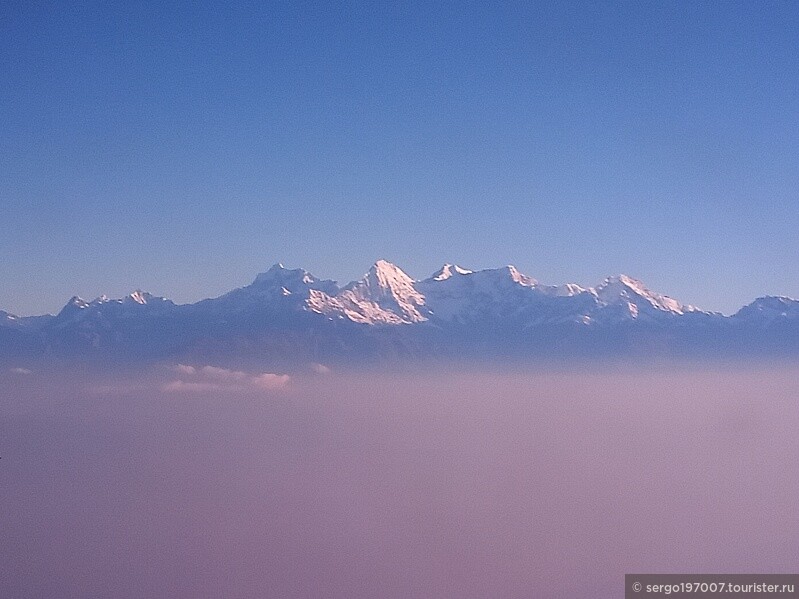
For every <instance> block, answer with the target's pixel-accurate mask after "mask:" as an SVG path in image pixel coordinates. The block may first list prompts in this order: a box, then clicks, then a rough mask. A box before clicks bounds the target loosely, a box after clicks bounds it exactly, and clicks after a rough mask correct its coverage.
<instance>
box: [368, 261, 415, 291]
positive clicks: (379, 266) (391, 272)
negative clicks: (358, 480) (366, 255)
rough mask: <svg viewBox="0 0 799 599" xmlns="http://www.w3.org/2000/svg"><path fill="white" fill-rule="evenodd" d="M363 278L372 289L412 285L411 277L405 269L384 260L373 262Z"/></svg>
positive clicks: (398, 287)
mask: <svg viewBox="0 0 799 599" xmlns="http://www.w3.org/2000/svg"><path fill="white" fill-rule="evenodd" d="M365 280H366V281H367V282H368V284H369V285H370V286H371V287H372V288H373V289H374V288H380V289H400V288H403V287H412V286H413V279H412V278H411V277H409V276H408V275H407V274H406V273H405V271H403V270H402V269H401V268H400V267H399V266H397V265H396V264H392V263H391V262H388V261H386V260H378V261H377V262H375V263H374V264H373V265H372V267H371V268H370V269H369V272H367V273H366V275H365Z"/></svg>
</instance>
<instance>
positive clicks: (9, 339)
mask: <svg viewBox="0 0 799 599" xmlns="http://www.w3.org/2000/svg"><path fill="white" fill-rule="evenodd" d="M197 351H202V352H206V353H210V354H213V355H216V356H226V355H227V356H231V357H235V356H237V355H247V356H258V357H260V358H263V359H265V360H268V359H272V358H276V357H278V356H279V357H281V358H283V359H286V360H291V359H293V358H295V357H300V358H301V359H309V360H312V359H327V360H336V359H349V358H370V359H371V358H376V359H380V358H381V357H384V356H386V355H389V356H392V357H403V356H405V357H430V356H452V355H475V356H479V355H485V356H508V355H512V356H519V357H525V356H528V357H538V356H562V357H570V356H579V355H595V356H599V357H601V356H604V355H614V356H616V355H625V354H627V355H630V356H637V357H639V358H640V357H642V356H643V357H646V356H647V355H649V354H666V355H691V354H696V353H702V354H711V355H712V354H714V353H716V354H719V353H720V354H723V353H725V352H726V353H729V354H734V355H741V354H746V352H747V351H751V352H755V353H757V352H760V353H763V352H765V353H769V352H770V353H771V354H777V355H793V354H799V301H797V300H793V299H790V298H783V297H764V298H760V299H757V300H755V301H754V302H753V303H752V304H750V305H748V306H746V307H744V308H742V309H741V310H740V311H739V312H738V313H737V314H735V315H734V316H732V317H725V316H723V315H721V314H716V313H710V312H704V311H702V310H699V309H697V308H695V307H693V306H688V305H684V304H682V303H680V302H679V301H677V300H675V299H673V298H670V297H667V296H664V295H661V294H658V293H656V292H654V291H651V290H650V289H648V288H647V287H646V286H645V285H644V284H643V283H642V282H641V281H638V280H636V279H633V278H631V277H628V276H625V275H618V276H613V277H609V278H607V279H605V280H604V281H603V282H602V283H600V284H599V285H597V286H596V287H591V288H584V287H581V286H579V285H576V284H566V285H559V286H553V285H544V284H542V283H539V282H538V281H536V280H535V279H534V278H532V277H529V276H527V275H525V274H523V273H521V272H519V271H518V270H517V269H516V268H515V267H513V266H505V267H502V268H496V269H487V270H481V271H472V270H469V269H467V268H463V267H460V266H457V265H454V264H445V265H444V266H442V267H441V269H439V270H438V271H437V272H435V273H433V275H432V276H430V277H429V278H426V279H424V280H414V279H413V278H412V277H410V276H409V275H408V274H407V273H405V272H404V271H402V269H400V268H399V267H397V266H396V265H394V264H391V263H390V262H387V261H385V260H379V261H377V262H376V263H375V264H374V265H373V266H372V267H371V268H370V269H369V270H368V271H367V272H366V273H365V274H364V276H363V277H362V278H361V279H359V280H357V281H353V282H351V283H349V284H347V285H344V286H343V287H340V286H339V285H338V284H337V283H336V282H335V281H331V280H326V279H319V278H317V277H315V276H314V275H312V274H311V273H309V272H308V271H306V270H303V269H299V268H298V269H287V268H285V267H284V266H282V265H281V264H276V265H274V266H273V267H271V268H270V269H269V270H267V271H266V272H264V273H262V274H259V275H258V276H257V277H256V278H255V280H254V281H253V282H252V283H251V284H250V285H247V286H245V287H242V288H239V289H234V290H233V291H230V292H228V293H226V294H224V295H222V296H220V297H217V298H213V299H207V300H203V301H200V302H197V303H195V304H186V305H176V304H174V303H173V302H172V301H170V300H168V299H165V298H163V297H156V296H153V295H151V294H149V293H146V292H143V291H140V290H136V291H134V292H132V293H130V294H129V295H127V296H126V297H124V298H121V299H109V298H107V297H100V298H97V299H95V300H92V301H86V300H83V299H81V298H79V297H73V298H71V299H70V300H69V301H68V302H67V303H66V305H65V306H64V308H63V309H62V310H61V311H60V312H59V313H58V314H57V315H55V316H50V315H45V316H39V317H23V318H21V317H17V316H14V315H12V314H8V313H6V312H0V355H1V356H5V357H6V358H9V357H10V358H13V357H14V356H17V355H22V354H23V353H24V354H25V355H30V354H37V353H38V354H41V355H50V354H56V355H61V356H67V357H68V356H73V355H78V356H82V355H88V356H100V357H112V358H125V359H135V358H142V359H160V358H165V357H171V356H180V355H185V354H186V353H191V352H197Z"/></svg>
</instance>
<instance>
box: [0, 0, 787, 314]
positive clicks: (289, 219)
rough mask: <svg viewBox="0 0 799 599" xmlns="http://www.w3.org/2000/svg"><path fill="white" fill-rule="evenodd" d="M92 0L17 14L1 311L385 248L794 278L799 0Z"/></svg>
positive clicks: (635, 272) (683, 289)
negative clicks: (496, 1) (495, 0)
mask: <svg viewBox="0 0 799 599" xmlns="http://www.w3.org/2000/svg"><path fill="white" fill-rule="evenodd" d="M74 4H75V6H72V7H66V6H64V3H56V2H53V3H46V2H42V3H32V2H5V3H3V5H2V7H1V8H0V83H1V85H0V114H2V118H0V214H2V221H0V227H2V229H1V230H2V235H0V257H1V258H2V259H1V260H0V280H1V281H2V285H0V309H5V310H9V311H11V312H16V313H21V314H32V313H41V312H45V311H56V310H58V309H59V308H60V307H61V305H63V303H64V302H65V301H66V299H67V298H68V297H69V296H71V295H73V294H79V295H82V296H86V297H94V296H96V295H99V294H101V293H106V294H108V295H111V296H120V295H123V294H125V293H127V292H129V291H130V290H132V289H134V288H137V287H140V288H143V289H146V290H149V291H151V292H153V293H157V294H161V295H166V296H168V297H172V298H173V299H175V300H176V301H194V300H197V299H200V298H202V297H207V296H213V295H217V294H220V293H222V292H224V291H227V290H229V289H230V288H232V287H237V286H241V285H244V284H247V283H248V282H250V281H251V280H252V279H253V278H254V276H255V274H256V273H257V272H260V271H263V270H266V269H267V268H268V267H269V266H270V265H271V264H273V263H274V262H278V261H281V262H284V263H285V264H287V265H289V266H303V267H305V268H308V269H309V270H311V271H312V272H314V273H315V274H318V275H320V276H326V277H330V278H335V279H338V280H340V281H347V280H350V279H353V278H356V277H358V276H360V275H361V274H362V273H363V272H364V271H365V270H366V269H367V268H368V267H369V265H370V264H371V263H372V262H373V261H374V260H376V259H378V258H385V259H387V260H391V261H393V262H396V263H397V264H399V265H400V266H401V267H403V268H404V269H405V270H406V271H408V273H409V274H411V275H412V276H415V277H424V276H427V275H429V274H430V273H432V272H433V271H434V270H435V269H436V268H438V267H439V266H440V265H441V264H442V263H443V262H445V261H446V262H457V263H461V264H463V265H465V266H468V267H471V268H486V267H496V266H501V265H504V264H507V263H513V264H515V265H516V266H517V267H518V268H519V269H520V270H522V271H523V272H526V273H527V274H530V275H531V276H534V277H536V278H538V279H539V280H541V281H543V282H546V283H563V282H567V281H568V282H572V281H573V282H578V283H581V284H584V285H590V284H595V283H598V282H599V281H600V280H601V279H602V278H604V277H605V276H607V275H610V274H615V273H619V272H624V273H627V274H629V275H632V276H635V277H638V278H640V279H642V280H644V281H645V282H646V283H647V284H648V285H649V286H650V287H652V288H653V289H655V290H657V291H660V292H663V293H667V294H669V295H672V296H674V297H677V298H678V299H681V300H683V301H685V302H689V303H694V304H696V305H699V306H700V307H703V308H706V309H713V310H721V311H724V312H732V311H735V310H736V309H737V308H739V307H740V306H741V305H742V304H744V303H746V302H748V301H750V300H751V299H753V298H754V297H756V296H759V295H765V294H784V295H791V296H794V297H799V260H797V257H799V236H798V235H797V234H796V231H797V229H799V159H797V157H799V36H797V35H796V32H797V31H799V4H797V3H794V2H747V3H736V2H723V3H711V2H701V3H700V2H697V3H687V2H663V3H658V2H576V3H569V2H554V3H544V2H541V3H531V2H520V3H514V2H507V3H501V4H502V6H494V5H493V4H492V3H466V2H447V3H436V2H419V3H413V2H406V3H375V2H348V3H328V4H325V3H321V2H308V3H302V2H280V3H261V2H253V3H242V4H236V5H235V6H232V7H231V6H229V5H227V4H226V3H218V4H214V3H203V2H186V3H181V2H172V3H165V4H167V5H168V6H163V5H162V4H161V3H151V4H147V3H136V4H137V6H132V4H134V3H121V2H120V3H116V2H102V3H92V2H86V3H74ZM394 4H396V5H394Z"/></svg>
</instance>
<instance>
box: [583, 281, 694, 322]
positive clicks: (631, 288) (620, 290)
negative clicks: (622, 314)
mask: <svg viewBox="0 0 799 599" xmlns="http://www.w3.org/2000/svg"><path fill="white" fill-rule="evenodd" d="M594 293H595V294H596V297H597V299H599V301H600V302H602V303H604V304H605V305H619V304H626V305H627V306H628V307H629V312H630V314H631V315H632V316H633V318H636V317H637V316H638V314H639V312H640V311H641V310H642V309H645V310H646V309H648V310H652V309H655V310H659V311H661V312H671V313H673V314H684V313H685V312H694V311H696V308H694V307H693V306H686V305H683V304H681V303H680V302H678V301H677V300H675V299H672V298H670V297H668V296H667V295H660V294H658V293H655V292H654V291H650V290H649V289H648V288H647V286H646V285H644V283H642V282H641V281H639V280H638V279H634V278H633V277H628V276H627V275H624V274H621V275H615V276H612V277H608V278H607V279H605V280H604V281H603V282H602V284H601V285H599V286H598V287H596V288H595V289H594Z"/></svg>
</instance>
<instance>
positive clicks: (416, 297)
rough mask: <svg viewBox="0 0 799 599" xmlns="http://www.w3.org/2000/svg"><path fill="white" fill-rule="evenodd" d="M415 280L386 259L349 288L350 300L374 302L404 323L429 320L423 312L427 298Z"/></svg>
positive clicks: (346, 289)
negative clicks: (425, 298) (417, 287)
mask: <svg viewBox="0 0 799 599" xmlns="http://www.w3.org/2000/svg"><path fill="white" fill-rule="evenodd" d="M414 283H415V281H414V280H413V279H412V278H411V277H410V276H408V274H407V273H405V272H404V271H403V270H402V269H401V268H399V267H398V266H396V265H395V264H392V263H391V262H388V261H386V260H378V261H377V262H375V263H374V264H373V265H372V267H371V268H370V269H369V272H367V273H366V274H365V275H364V277H363V278H362V279H361V280H360V281H356V282H353V283H350V284H349V285H347V287H345V289H344V291H345V295H346V296H347V297H348V299H350V300H352V301H355V302H359V301H367V302H372V303H374V304H376V305H377V306H379V307H380V308H381V309H382V310H387V311H389V312H393V313H394V314H396V315H397V316H399V317H400V319H401V320H402V321H404V322H420V321H422V320H426V318H425V316H424V315H423V314H422V312H421V311H420V309H422V307H423V306H424V296H423V295H422V294H421V293H419V292H418V291H417V290H416V288H415V286H414Z"/></svg>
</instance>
